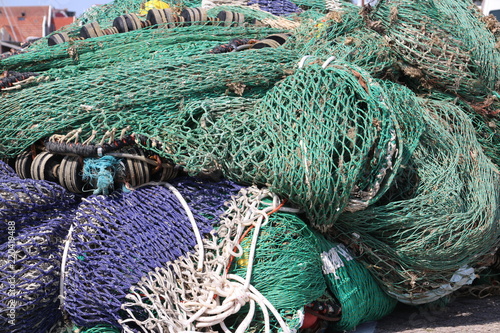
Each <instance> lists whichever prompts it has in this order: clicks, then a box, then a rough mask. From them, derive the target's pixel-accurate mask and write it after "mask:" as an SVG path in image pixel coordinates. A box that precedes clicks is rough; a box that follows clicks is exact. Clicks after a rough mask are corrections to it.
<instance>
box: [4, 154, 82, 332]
mask: <svg viewBox="0 0 500 333" xmlns="http://www.w3.org/2000/svg"><path fill="white" fill-rule="evenodd" d="M74 209H75V198H74V197H73V195H70V194H69V193H67V192H66V191H65V190H64V189H63V188H61V187H60V186H58V185H55V184H53V183H50V182H45V181H35V180H33V179H20V178H19V177H18V176H17V175H16V174H15V173H14V171H13V170H12V169H11V168H10V167H9V166H7V165H6V164H5V163H3V162H1V161H0V226H1V228H2V232H1V235H2V241H1V243H0V305H1V306H0V323H1V327H2V328H1V329H0V331H2V332H19V333H22V332H46V331H47V330H48V329H49V328H50V327H52V325H54V324H55V323H56V322H57V321H58V319H59V318H60V317H61V312H60V311H58V307H59V300H58V296H59V276H60V269H61V254H62V253H61V243H62V240H63V239H64V237H65V235H66V233H67V231H68V227H69V224H70V223H71V220H72V218H73V216H74Z"/></svg>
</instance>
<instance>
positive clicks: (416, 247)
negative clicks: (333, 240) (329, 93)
mask: <svg viewBox="0 0 500 333" xmlns="http://www.w3.org/2000/svg"><path fill="white" fill-rule="evenodd" d="M388 87H389V88H390V87H391V84H388ZM392 87H393V88H396V89H398V87H397V86H395V85H392ZM396 93H397V92H396ZM399 93H401V91H400V92H399ZM414 98H416V97H414ZM416 102H417V103H416V104H417V105H416V106H417V107H416V108H412V109H408V108H401V110H405V111H404V112H405V113H404V114H400V117H402V118H406V117H408V118H410V117H416V118H421V119H422V121H423V122H424V123H425V124H426V129H425V130H424V132H423V133H422V135H421V137H420V140H419V144H418V146H417V148H416V149H415V151H414V153H413V154H412V156H411V158H410V159H409V161H408V162H407V164H406V166H405V169H404V171H403V172H402V173H401V175H400V176H399V177H398V179H397V180H396V181H395V183H394V185H393V188H392V189H390V190H389V191H388V192H387V193H386V197H385V198H382V199H381V200H380V204H379V205H373V206H371V207H368V208H367V209H365V210H363V211H358V212H355V213H346V214H343V215H342V216H341V217H340V219H339V221H338V223H337V225H336V227H337V229H338V230H339V231H341V235H342V237H346V238H347V239H348V240H347V239H344V240H345V241H347V242H348V243H349V244H350V246H351V247H353V248H355V249H356V250H357V252H358V253H359V254H360V255H361V258H362V260H364V261H366V262H367V263H369V265H370V266H369V267H370V270H371V271H372V273H373V274H374V275H375V276H376V277H377V278H378V279H379V280H380V282H382V283H383V285H384V287H385V288H386V290H387V291H388V292H389V293H390V294H391V295H393V296H394V297H396V298H397V299H399V300H400V301H404V302H408V303H415V304H419V303H426V302H429V301H432V300H435V299H438V298H440V297H442V296H444V295H445V294H448V293H450V292H452V291H453V290H456V289H458V288H459V287H460V286H462V285H464V284H468V283H470V282H471V281H472V280H473V279H474V270H473V269H471V268H470V267H471V265H474V263H478V262H480V260H481V259H482V258H481V257H482V256H484V255H488V254H489V252H490V251H491V249H492V248H494V246H495V245H496V244H497V243H498V239H499V238H498V235H499V233H500V229H499V225H498V223H497V222H496V221H497V220H498V199H499V198H498V193H499V190H498V177H499V173H498V170H497V168H496V167H495V166H494V165H493V164H492V163H491V162H490V161H489V160H488V158H487V157H486V156H485V155H484V154H483V152H482V150H481V146H480V145H479V143H478V142H477V139H476V138H475V133H474V128H473V127H472V124H471V122H470V120H469V119H468V117H467V115H466V114H465V113H464V112H463V111H462V110H461V109H460V108H459V107H457V106H455V105H454V104H450V103H446V102H443V101H439V100H431V99H417V101H416ZM406 130H407V131H413V129H412V128H411V127H410V128H406ZM384 201H385V202H386V203H385V202H384ZM458 277H460V278H459V279H458ZM450 282H451V286H450Z"/></svg>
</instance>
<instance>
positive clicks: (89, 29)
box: [80, 22, 104, 39]
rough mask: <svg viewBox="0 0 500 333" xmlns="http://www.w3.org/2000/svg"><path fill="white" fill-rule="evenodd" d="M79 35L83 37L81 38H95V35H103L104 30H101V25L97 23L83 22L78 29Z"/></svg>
mask: <svg viewBox="0 0 500 333" xmlns="http://www.w3.org/2000/svg"><path fill="white" fill-rule="evenodd" d="M80 36H81V37H83V38H85V39H87V38H95V37H101V36H104V32H103V31H102V30H101V27H100V26H99V23H97V22H92V23H87V24H85V25H84V26H83V27H82V28H81V29H80Z"/></svg>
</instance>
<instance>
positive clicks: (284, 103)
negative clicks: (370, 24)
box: [160, 60, 402, 228]
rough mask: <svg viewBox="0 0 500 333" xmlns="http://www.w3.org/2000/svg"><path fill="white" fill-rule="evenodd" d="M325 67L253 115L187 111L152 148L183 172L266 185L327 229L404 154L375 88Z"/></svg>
mask: <svg viewBox="0 0 500 333" xmlns="http://www.w3.org/2000/svg"><path fill="white" fill-rule="evenodd" d="M317 61H319V60H317ZM325 67H326V68H322V67H321V66H319V65H316V64H311V65H307V66H305V67H304V68H303V69H301V70H298V71H297V72H296V73H295V74H294V75H292V76H289V77H288V78H287V79H285V80H283V81H282V82H281V83H280V84H279V85H277V86H275V87H274V88H273V89H271V90H269V92H268V93H267V94H266V96H264V98H262V99H261V100H260V101H258V103H256V104H255V106H254V108H253V110H251V112H241V111H240V109H236V110H233V109H226V110H223V109H222V108H221V107H219V106H216V107H215V110H214V111H213V112H212V110H211V109H210V104H209V103H208V105H207V103H206V102H207V100H205V101H204V102H202V103H193V104H189V105H186V114H184V115H182V116H181V117H180V118H179V120H178V122H177V124H174V125H172V127H171V130H170V131H171V132H172V134H171V135H169V136H167V137H165V138H161V139H160V141H162V142H169V143H170V146H169V147H170V148H171V150H172V151H173V152H174V153H175V155H174V154H172V155H169V157H170V158H172V159H173V160H174V161H175V162H176V163H180V164H183V165H185V166H186V169H187V170H189V171H192V170H200V169H207V170H213V169H222V170H223V172H224V175H225V176H226V177H228V178H229V179H231V180H233V181H237V182H244V183H256V184H262V185H267V186H269V187H270V189H271V190H272V191H275V192H277V193H279V194H283V195H286V196H288V197H289V199H290V201H291V202H292V203H294V204H297V205H300V206H301V207H303V208H304V209H305V210H306V213H307V214H308V217H311V220H312V221H313V223H316V224H317V226H318V227H319V228H328V226H329V225H331V224H332V223H333V222H334V221H335V219H336V217H337V216H338V215H339V214H340V213H342V212H343V211H345V210H356V209H363V208H364V207H366V206H367V205H369V204H370V203H371V202H375V201H376V200H377V199H378V198H379V197H380V196H381V195H382V194H383V193H384V191H385V190H386V188H387V186H388V184H390V182H391V179H392V178H393V176H394V174H395V172H396V170H397V169H398V168H399V165H400V155H399V154H398V153H397V150H398V149H399V150H402V149H401V147H400V145H401V141H400V140H399V139H398V137H399V135H398V133H399V128H398V126H397V123H396V121H395V119H394V118H393V116H392V114H391V113H390V112H389V110H388V108H387V105H386V104H385V100H386V97H385V95H384V93H383V90H382V89H381V87H380V86H379V85H378V84H377V83H375V82H374V81H373V79H372V78H371V77H370V76H369V75H368V74H367V73H366V72H364V71H363V70H361V69H360V68H358V67H355V66H352V65H342V64H335V65H331V66H329V67H328V66H325ZM225 101H226V100H225ZM238 102H240V103H241V100H238ZM226 103H227V101H226ZM214 104H215V105H217V102H215V103H214ZM219 111H220V112H219ZM225 133H230V135H225ZM181 154H182V155H181Z"/></svg>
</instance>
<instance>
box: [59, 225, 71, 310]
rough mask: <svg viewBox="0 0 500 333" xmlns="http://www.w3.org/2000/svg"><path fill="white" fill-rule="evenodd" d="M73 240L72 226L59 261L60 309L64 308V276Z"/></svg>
mask: <svg viewBox="0 0 500 333" xmlns="http://www.w3.org/2000/svg"><path fill="white" fill-rule="evenodd" d="M72 240H73V225H71V227H70V228H69V231H68V236H67V237H66V241H65V244H64V251H63V256H62V259H61V276H60V277H59V300H60V302H61V309H62V308H63V307H64V299H65V298H64V275H65V274H66V261H67V260H68V251H69V245H70V243H71V241H72Z"/></svg>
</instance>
